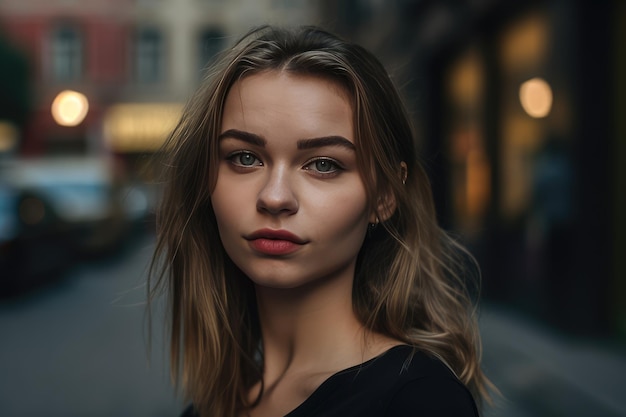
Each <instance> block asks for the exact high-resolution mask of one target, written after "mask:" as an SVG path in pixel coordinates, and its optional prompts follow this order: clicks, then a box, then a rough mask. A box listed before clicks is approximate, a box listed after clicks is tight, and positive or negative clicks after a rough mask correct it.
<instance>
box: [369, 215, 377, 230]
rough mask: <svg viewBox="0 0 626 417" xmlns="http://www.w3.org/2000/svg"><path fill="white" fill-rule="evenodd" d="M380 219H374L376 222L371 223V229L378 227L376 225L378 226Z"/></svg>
mask: <svg viewBox="0 0 626 417" xmlns="http://www.w3.org/2000/svg"><path fill="white" fill-rule="evenodd" d="M378 223H379V220H378V217H376V220H375V221H374V223H370V230H374V229H376V226H378Z"/></svg>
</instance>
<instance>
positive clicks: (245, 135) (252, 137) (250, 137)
mask: <svg viewBox="0 0 626 417" xmlns="http://www.w3.org/2000/svg"><path fill="white" fill-rule="evenodd" d="M225 138H233V139H239V140H241V141H244V142H248V143H249V144H251V145H256V146H260V147H264V146H265V144H266V143H267V141H266V140H265V138H263V137H262V136H259V135H257V134H254V133H250V132H244V131H243V130H237V129H228V130H227V131H225V132H222V133H221V134H220V135H219V136H218V137H217V139H218V140H222V139H225Z"/></svg>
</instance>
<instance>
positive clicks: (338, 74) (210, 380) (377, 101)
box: [149, 27, 487, 417]
mask: <svg viewBox="0 0 626 417" xmlns="http://www.w3.org/2000/svg"><path fill="white" fill-rule="evenodd" d="M272 70H274V71H285V72H288V73H293V74H300V75H310V76H317V77H323V78H324V79H328V80H331V81H333V82H335V83H337V85H339V86H341V87H343V88H344V89H345V91H346V92H347V93H348V96H349V97H350V99H351V105H352V109H353V112H354V120H353V123H354V132H355V140H356V145H357V146H356V149H357V161H358V163H359V170H360V173H361V176H362V179H363V182H364V184H365V187H366V191H367V195H368V201H369V204H370V205H371V210H372V211H376V210H377V208H379V207H384V206H385V204H384V202H385V200H389V201H394V203H395V207H394V211H393V214H392V215H391V216H390V217H389V216H387V215H385V213H380V216H379V217H380V218H381V219H385V220H384V221H382V222H381V224H380V225H379V226H378V227H377V228H376V229H374V230H373V231H370V232H369V233H368V237H367V238H366V240H365V242H364V244H363V247H362V249H361V251H360V253H359V256H358V261H357V268H356V273H355V278H354V280H355V282H354V290H353V306H354V310H355V312H356V314H357V316H358V318H359V319H360V320H361V322H362V323H363V325H364V326H365V327H366V328H367V329H369V330H371V331H376V332H380V333H383V334H385V335H388V336H390V337H392V338H395V339H398V340H401V341H403V342H405V343H407V344H410V345H413V346H415V347H417V348H418V349H421V350H423V351H425V352H428V353H430V354H432V355H435V356H437V357H439V358H440V359H441V360H442V361H443V362H444V363H446V364H447V365H448V366H449V367H450V368H451V369H452V370H453V371H454V372H455V374H456V375H457V376H458V377H459V379H460V380H461V381H462V382H463V383H464V384H466V386H467V387H468V388H469V389H470V391H471V392H472V393H473V395H474V397H475V399H476V400H477V402H479V403H480V399H481V397H483V396H484V395H485V393H486V389H485V387H486V384H487V381H486V378H485V377H484V375H483V373H482V371H481V369H480V340H479V336H478V330H477V324H476V312H475V308H474V305H473V303H472V301H471V298H470V297H469V295H468V291H467V289H466V285H465V280H466V278H467V275H468V274H467V273H466V271H467V268H466V266H467V262H466V261H467V260H468V259H471V257H469V256H466V255H465V252H464V251H463V250H462V248H461V247H460V246H459V245H458V244H456V243H455V241H454V240H452V239H450V238H449V237H448V235H447V234H446V233H445V232H444V231H443V230H442V229H441V228H440V227H439V226H438V225H437V222H436V216H435V209H434V204H433V198H432V195H431V189H430V185H429V181H428V178H427V176H426V174H425V172H424V171H423V169H422V167H421V166H420V164H419V162H418V155H417V152H416V147H415V141H414V134H413V131H412V128H411V126H410V122H409V118H408V116H407V114H406V111H405V107H404V106H403V104H402V101H401V99H400V96H399V94H398V92H397V90H396V88H395V87H394V85H393V83H392V81H391V79H390V77H389V76H388V74H387V72H386V71H385V69H384V67H383V66H382V65H381V64H380V63H379V61H378V60H377V59H376V58H375V57H374V56H373V55H372V54H371V53H369V52H368V51H366V50H365V49H364V48H362V47H360V46H358V45H355V44H352V43H349V42H346V41H344V40H342V39H340V38H338V37H336V36H334V35H332V34H330V33H328V32H325V31H323V30H321V29H319V28H315V27H302V28H297V29H278V28H273V27H263V28H259V29H255V30H253V31H251V32H250V33H248V34H247V35H246V36H245V37H243V38H242V39H241V40H240V41H239V42H238V43H236V44H235V46H234V47H232V48H231V49H230V50H229V51H227V52H226V53H225V54H224V55H223V56H222V57H221V59H220V60H219V63H218V64H217V65H216V66H215V67H214V68H213V69H212V70H211V72H210V73H208V74H207V77H206V80H205V81H204V82H203V84H202V86H201V88H200V89H199V90H198V91H197V93H196V94H195V95H194V97H193V98H192V99H191V101H190V102H189V104H188V105H187V107H186V109H185V111H184V113H183V116H182V118H181V120H180V122H179V123H178V125H177V127H176V128H175V129H174V131H173V132H172V134H171V135H170V137H169V140H168V142H167V144H166V146H165V147H164V155H165V157H166V162H165V163H164V164H163V169H164V170H165V172H164V174H165V179H166V182H165V187H164V194H163V199H162V203H161V206H160V209H159V211H158V213H157V243H156V250H155V255H154V258H153V263H152V268H151V276H152V279H151V282H150V283H149V291H150V294H149V298H150V299H152V298H153V297H155V296H156V295H157V294H159V293H160V291H164V292H165V293H166V294H167V295H168V297H169V298H168V299H169V308H170V310H169V311H170V319H171V323H170V324H171V329H170V330H171V368H172V375H173V377H174V379H175V381H176V382H177V383H181V384H182V387H183V390H184V392H185V394H186V396H187V397H188V398H190V399H191V400H192V401H193V402H194V405H195V407H196V409H197V410H198V411H199V412H200V414H201V415H203V416H204V415H207V416H208V415H214V416H226V417H234V416H235V415H237V414H238V413H240V412H241V411H242V410H245V408H247V407H250V406H252V405H253V404H250V403H249V401H248V392H249V389H250V388H251V387H252V385H254V384H255V383H257V382H259V380H260V379H261V375H262V368H263V359H262V358H263V357H262V353H261V352H260V350H259V347H260V341H261V333H260V329H259V321H258V316H257V311H256V299H255V294H254V288H253V286H252V284H251V282H250V281H249V280H248V279H247V278H246V277H245V276H243V274H242V273H241V272H240V271H239V270H238V269H237V268H236V267H235V265H233V263H232V261H230V259H229V258H228V256H227V255H226V253H225V251H224V248H223V246H222V243H221V241H220V238H219V235H218V232H217V225H216V219H215V215H214V212H213V209H212V206H211V200H210V196H211V192H212V190H213V188H214V186H215V183H216V179H217V178H216V176H217V157H218V140H217V138H218V135H219V134H220V127H221V126H220V124H221V119H222V113H223V108H224V102H225V100H226V96H227V94H228V92H229V89H230V88H231V86H232V85H233V84H234V83H235V82H236V81H237V80H239V79H241V78H243V77H246V76H249V75H252V74H255V73H259V72H263V71H272ZM402 162H404V163H406V168H407V169H406V174H407V175H406V178H404V171H402V170H401V163H402ZM381 202H382V203H383V204H381Z"/></svg>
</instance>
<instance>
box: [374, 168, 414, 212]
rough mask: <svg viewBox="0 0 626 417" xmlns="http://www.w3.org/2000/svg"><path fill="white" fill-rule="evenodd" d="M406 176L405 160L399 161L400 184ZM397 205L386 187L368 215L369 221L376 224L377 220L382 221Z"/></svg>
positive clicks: (404, 180)
mask: <svg viewBox="0 0 626 417" xmlns="http://www.w3.org/2000/svg"><path fill="white" fill-rule="evenodd" d="M407 177H408V168H407V165H406V162H404V161H402V162H400V181H402V184H403V185H404V184H406V179H407ZM396 207H397V202H396V197H395V195H394V194H393V192H392V191H391V190H390V189H388V190H387V192H385V193H384V195H382V196H380V197H379V199H378V204H377V205H376V211H375V212H374V213H372V214H371V215H370V223H372V224H377V223H379V222H384V221H385V220H387V219H389V218H390V217H391V216H393V213H395V211H396Z"/></svg>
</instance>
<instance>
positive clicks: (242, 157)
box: [228, 152, 263, 167]
mask: <svg viewBox="0 0 626 417" xmlns="http://www.w3.org/2000/svg"><path fill="white" fill-rule="evenodd" d="M228 159H230V161H231V162H232V163H233V164H235V165H239V166H243V167H252V166H259V165H263V164H262V163H261V161H259V158H257V157H256V156H254V154H253V153H251V152H237V153H234V154H232V155H230V156H229V157H228Z"/></svg>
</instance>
